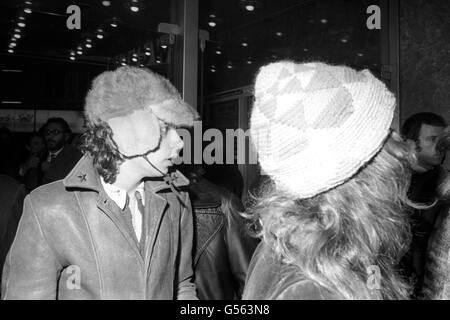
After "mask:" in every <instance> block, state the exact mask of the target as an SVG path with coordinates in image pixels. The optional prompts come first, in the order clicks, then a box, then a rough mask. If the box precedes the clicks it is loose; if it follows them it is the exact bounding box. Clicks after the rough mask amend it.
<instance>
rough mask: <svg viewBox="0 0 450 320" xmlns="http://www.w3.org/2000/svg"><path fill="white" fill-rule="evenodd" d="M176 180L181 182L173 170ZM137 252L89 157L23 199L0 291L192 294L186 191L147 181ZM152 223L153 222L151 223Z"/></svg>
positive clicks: (12, 295) (17, 295) (22, 294)
mask: <svg viewBox="0 0 450 320" xmlns="http://www.w3.org/2000/svg"><path fill="white" fill-rule="evenodd" d="M177 176H178V178H176V179H175V181H174V184H175V186H177V187H181V186H182V185H186V184H187V183H188V181H187V179H186V178H185V177H184V176H182V175H181V174H178V175H177ZM144 192H145V216H144V219H143V220H144V221H147V223H149V224H148V225H147V226H149V228H148V230H149V232H148V233H147V234H146V237H145V239H146V241H145V244H146V246H145V254H144V255H142V254H141V252H140V251H139V247H138V245H137V244H136V242H135V241H134V239H133V237H132V232H133V231H132V230H129V227H127V224H126V222H125V219H124V218H123V212H122V211H121V209H120V208H119V207H118V206H117V205H116V204H115V202H114V201H112V200H111V199H109V198H108V196H107V195H106V193H105V191H104V189H103V187H102V185H101V183H100V178H99V175H98V174H97V172H96V171H95V170H94V168H93V165H92V160H91V159H90V158H89V157H87V156H86V157H83V158H82V159H81V160H80V161H79V162H78V164H77V165H76V166H75V167H74V169H73V170H72V171H71V172H70V173H69V175H68V176H67V177H66V178H65V179H64V180H59V181H56V182H53V183H50V184H48V185H45V186H42V187H40V188H38V189H36V190H34V191H33V192H32V193H31V194H30V195H29V196H27V198H26V200H25V206H24V212H23V216H22V219H21V221H20V223H19V228H18V231H17V235H16V238H15V240H14V243H13V245H12V248H11V251H10V253H9V254H8V257H7V259H6V263H5V268H4V273H3V281H2V297H3V298H4V299H195V298H196V295H195V285H194V284H193V271H192V242H193V222H192V213H191V206H190V201H189V197H188V196H187V193H185V192H181V193H180V197H177V195H176V194H175V193H173V192H171V190H170V188H169V186H168V185H167V184H166V183H165V182H164V181H162V180H161V181H159V180H158V181H146V182H145V186H144ZM150 226H151V227H150Z"/></svg>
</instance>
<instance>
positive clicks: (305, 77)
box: [298, 70, 316, 89]
mask: <svg viewBox="0 0 450 320" xmlns="http://www.w3.org/2000/svg"><path fill="white" fill-rule="evenodd" d="M315 74H316V71H315V70H311V71H306V72H303V73H302V74H301V75H299V76H298V79H299V81H300V82H301V84H302V89H306V88H307V87H308V85H309V83H310V82H311V79H312V78H313V77H314V75H315Z"/></svg>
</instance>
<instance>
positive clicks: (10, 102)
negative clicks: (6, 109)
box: [2, 101, 22, 104]
mask: <svg viewBox="0 0 450 320" xmlns="http://www.w3.org/2000/svg"><path fill="white" fill-rule="evenodd" d="M21 103H22V101H2V104H21Z"/></svg>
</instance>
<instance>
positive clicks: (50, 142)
mask: <svg viewBox="0 0 450 320" xmlns="http://www.w3.org/2000/svg"><path fill="white" fill-rule="evenodd" d="M44 137H45V142H46V143H47V148H48V150H49V151H58V150H59V149H61V148H62V147H64V146H65V144H66V143H67V140H68V134H67V133H66V132H65V131H64V128H63V126H62V125H61V124H59V123H54V122H50V123H49V124H48V125H47V126H46V128H45V130H44Z"/></svg>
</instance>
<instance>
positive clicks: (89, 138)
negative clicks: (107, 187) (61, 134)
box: [81, 121, 124, 183]
mask: <svg viewBox="0 0 450 320" xmlns="http://www.w3.org/2000/svg"><path fill="white" fill-rule="evenodd" d="M87 128H88V130H87V131H86V132H85V133H84V134H83V137H82V144H81V150H82V151H83V153H84V154H89V155H90V156H92V158H93V163H94V167H95V169H97V171H98V173H99V174H100V176H101V177H102V178H103V180H104V181H105V182H106V183H114V182H115V181H116V178H117V174H118V173H119V166H120V165H121V164H122V163H123V162H124V159H123V157H122V155H121V154H120V152H119V150H118V149H117V146H116V144H115V143H114V141H113V139H112V137H113V132H112V130H111V128H110V127H109V125H108V123H106V122H104V121H100V122H98V123H93V122H88V123H87Z"/></svg>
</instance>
